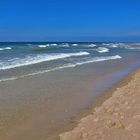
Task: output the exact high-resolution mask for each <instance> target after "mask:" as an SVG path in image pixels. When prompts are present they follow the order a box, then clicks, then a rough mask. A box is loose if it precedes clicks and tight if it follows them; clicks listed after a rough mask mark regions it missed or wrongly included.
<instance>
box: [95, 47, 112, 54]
mask: <svg viewBox="0 0 140 140" xmlns="http://www.w3.org/2000/svg"><path fill="white" fill-rule="evenodd" d="M96 51H97V52H99V53H106V52H109V49H108V48H105V47H98V48H97V49H96Z"/></svg>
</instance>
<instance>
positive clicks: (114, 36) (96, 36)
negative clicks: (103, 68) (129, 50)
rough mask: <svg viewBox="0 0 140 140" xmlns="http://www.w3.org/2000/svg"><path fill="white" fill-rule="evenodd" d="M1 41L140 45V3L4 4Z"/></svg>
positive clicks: (56, 0)
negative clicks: (124, 42)
mask: <svg viewBox="0 0 140 140" xmlns="http://www.w3.org/2000/svg"><path fill="white" fill-rule="evenodd" d="M0 41H140V0H1V1H0Z"/></svg>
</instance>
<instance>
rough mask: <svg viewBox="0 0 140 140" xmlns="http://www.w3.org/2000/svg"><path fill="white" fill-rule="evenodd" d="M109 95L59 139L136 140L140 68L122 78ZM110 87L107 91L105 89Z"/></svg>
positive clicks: (139, 128) (139, 125)
mask: <svg viewBox="0 0 140 140" xmlns="http://www.w3.org/2000/svg"><path fill="white" fill-rule="evenodd" d="M113 90H114V92H113V93H110V94H112V96H111V97H110V98H109V99H107V100H105V101H104V102H103V104H102V105H101V106H100V107H97V108H95V110H94V111H93V112H92V113H91V114H90V115H88V116H86V117H84V118H82V119H81V120H80V122H79V124H78V125H77V126H76V127H75V128H74V129H73V130H71V131H69V132H65V133H62V134H60V139H61V140H139V139H140V69H139V70H136V71H135V72H133V73H132V74H130V75H129V76H128V77H127V78H125V80H123V81H122V82H121V83H120V84H119V85H118V88H116V89H113ZM109 92H111V91H108V93H109Z"/></svg>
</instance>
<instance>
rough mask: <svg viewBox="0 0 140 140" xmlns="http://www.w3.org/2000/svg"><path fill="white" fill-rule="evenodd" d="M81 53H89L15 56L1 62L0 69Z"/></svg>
mask: <svg viewBox="0 0 140 140" xmlns="http://www.w3.org/2000/svg"><path fill="white" fill-rule="evenodd" d="M83 55H89V53H88V52H77V53H60V54H41V55H37V56H27V57H25V58H23V59H21V58H15V59H12V61H10V62H1V63H0V70H5V69H11V68H16V67H21V66H27V65H32V64H37V63H41V62H45V61H51V60H57V59H63V58H67V57H72V56H83Z"/></svg>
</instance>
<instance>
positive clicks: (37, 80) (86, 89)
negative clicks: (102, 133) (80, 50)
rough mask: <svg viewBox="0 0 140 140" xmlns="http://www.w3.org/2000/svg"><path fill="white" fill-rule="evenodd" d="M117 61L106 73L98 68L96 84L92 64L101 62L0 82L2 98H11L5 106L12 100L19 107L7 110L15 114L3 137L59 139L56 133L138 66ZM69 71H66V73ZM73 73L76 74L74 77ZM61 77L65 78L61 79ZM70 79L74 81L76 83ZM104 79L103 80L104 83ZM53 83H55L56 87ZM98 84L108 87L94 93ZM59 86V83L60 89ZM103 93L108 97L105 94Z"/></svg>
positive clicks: (88, 110)
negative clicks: (119, 65) (120, 64)
mask: <svg viewBox="0 0 140 140" xmlns="http://www.w3.org/2000/svg"><path fill="white" fill-rule="evenodd" d="M117 63H118V61H116V63H115V62H114V63H113V64H112V65H114V66H116V67H115V68H114V67H113V68H114V69H113V70H112V69H111V70H110V72H108V69H105V71H107V72H108V73H105V71H101V72H100V73H99V75H100V74H101V75H100V77H98V78H99V79H98V80H99V81H102V80H103V82H102V83H101V84H99V82H97V84H96V82H95V80H96V79H95V78H96V75H97V73H96V69H93V68H94V67H95V65H98V66H102V64H103V63H97V64H94V65H87V67H85V66H81V67H77V68H75V69H65V70H61V71H56V72H51V73H46V74H42V75H38V76H33V77H28V78H24V79H19V80H15V81H12V82H11V81H9V82H5V83H2V84H1V97H4V98H5V97H6V99H10V100H9V101H10V102H9V103H10V104H6V107H7V106H8V105H10V106H11V103H14V104H13V106H12V107H13V108H14V109H18V108H19V111H21V112H18V110H17V112H16V114H14V113H15V112H9V113H10V115H11V116H14V117H16V118H13V119H14V120H11V121H10V123H13V124H11V128H10V127H9V126H8V127H7V128H6V129H5V130H6V131H8V133H9V134H8V136H6V135H5V134H7V133H5V132H4V133H2V134H4V136H1V137H2V139H3V140H9V139H11V140H12V139H14V140H18V139H19V138H20V139H21V140H22V139H25V138H26V139H32V138H34V139H39V138H40V136H41V137H42V140H43V139H44V138H43V137H45V139H47V140H58V139H59V134H61V133H63V132H66V131H69V130H71V129H73V128H74V127H76V125H77V124H78V123H79V120H80V119H82V118H83V117H85V116H87V115H89V114H90V113H92V109H93V106H94V107H95V105H96V106H99V105H100V104H101V103H102V102H103V101H104V100H106V99H108V98H109V97H110V96H111V95H109V94H104V93H107V91H108V90H109V91H110V90H111V89H112V90H113V88H114V87H116V84H117V83H118V82H119V83H120V81H122V79H124V78H126V77H128V76H126V75H130V74H131V72H132V69H135V68H136V66H137V65H131V64H129V65H130V66H133V67H132V68H131V69H129V70H127V68H128V66H129V65H128V66H127V67H124V68H123V67H119V68H118V66H117V65H116V64H117ZM107 64H108V65H109V66H110V63H106V64H104V65H107ZM122 64H123V63H122ZM79 70H80V73H79ZM87 70H88V71H87ZM114 70H115V71H114ZM126 70H127V71H126ZM122 71H123V72H122ZM124 71H125V72H126V75H124ZM98 72H99V71H98ZM118 72H119V74H118ZM120 72H121V74H120ZM68 73H69V75H67V74H68ZM128 73H129V74H128ZM95 74H96V75H95ZM66 75H67V76H68V77H67V76H66ZM75 75H77V76H76V77H75ZM113 75H117V76H119V78H118V77H117V78H118V79H119V81H117V80H116V77H112V76H113ZM122 75H123V76H122ZM71 76H72V77H71ZM56 77H57V79H56ZM62 77H64V78H63V79H62ZM111 77H112V79H114V80H115V81H113V83H112V81H111V82H110V81H108V83H107V84H106V83H105V81H106V78H107V79H111ZM100 78H101V79H100ZM112 79H111V80H112ZM61 80H62V81H61ZM44 81H45V82H44ZM64 81H65V82H64ZM73 82H75V84H74V83H73ZM94 82H95V83H94ZM29 83H30V84H29ZM64 83H65V84H64ZM103 83H105V85H107V87H106V86H105V85H104V84H103ZM111 83H112V84H111ZM46 85H48V86H47V87H48V88H47V87H46ZM53 85H55V87H54V86H53ZM97 85H98V86H99V87H97V89H98V88H100V86H101V85H102V86H103V87H101V88H102V89H107V90H103V91H102V92H101V93H100V92H99V93H98V91H95V93H96V92H97V94H95V95H94V94H93V92H92V91H93V86H94V87H95V88H96V86H97ZM104 86H105V87H104ZM13 87H15V88H13ZM50 87H51V89H50V90H48V92H47V89H49V88H50ZM59 87H62V90H61V89H60V88H59ZM66 87H67V88H66ZM72 87H74V89H73V90H71V89H72ZM77 87H79V88H77ZM109 87H111V88H109ZM25 89H26V90H25ZM64 89H65V90H64ZM9 91H11V93H12V94H10V93H9ZM19 91H20V92H19ZM28 91H30V93H28ZM51 91H54V94H53V95H54V96H53V95H52V94H51V93H53V92H51ZM62 91H63V92H64V94H63V93H62V94H57V93H61V92H62ZM49 92H50V94H48V96H46V94H45V93H49ZM2 93H3V94H2ZM66 93H67V94H66ZM85 93H86V94H85ZM102 93H103V94H102ZM49 95H51V96H49ZM106 95H107V97H105V96H106ZM79 96H80V98H79ZM108 96H109V97H108ZM9 97H12V99H13V101H12V102H11V98H9ZM15 97H17V98H18V99H20V100H16V98H15ZM21 97H22V98H21ZM90 97H91V98H90ZM94 97H95V98H94ZM21 99H22V100H21ZM62 99H63V100H62ZM79 99H80V100H79ZM61 100H62V101H61ZM15 101H16V102H17V104H18V106H17V104H15ZM18 101H20V102H18ZM21 101H22V102H23V105H24V102H25V106H23V107H24V108H23V109H25V110H23V109H22V104H21V106H19V105H20V103H22V102H21ZM77 101H79V102H77ZM86 102H87V103H88V104H87V103H86ZM93 102H94V104H93ZM79 103H80V104H79ZM84 103H86V104H84ZM69 105H70V106H69ZM77 105H78V107H80V108H76V109H77V110H75V107H77ZM20 107H21V108H20ZM13 108H12V109H13ZM70 109H71V110H70ZM13 111H14V110H13ZM72 111H75V112H72ZM12 113H13V114H12ZM7 115H9V114H6V116H7ZM4 119H5V118H4ZM17 122H18V123H17ZM8 125H9V123H8ZM23 130H24V131H23ZM35 132H37V133H35ZM5 136H6V138H5ZM11 137H12V138H11Z"/></svg>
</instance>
